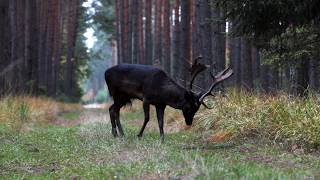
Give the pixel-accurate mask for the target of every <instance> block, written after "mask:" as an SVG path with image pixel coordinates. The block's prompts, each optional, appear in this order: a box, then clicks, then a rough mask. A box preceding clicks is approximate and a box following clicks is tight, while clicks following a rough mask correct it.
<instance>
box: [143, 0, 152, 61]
mask: <svg viewBox="0 0 320 180" xmlns="http://www.w3.org/2000/svg"><path fill="white" fill-rule="evenodd" d="M144 13H145V15H144V16H145V28H144V33H145V60H146V64H152V49H153V48H152V47H153V43H152V23H151V22H152V0H145V10H144Z"/></svg>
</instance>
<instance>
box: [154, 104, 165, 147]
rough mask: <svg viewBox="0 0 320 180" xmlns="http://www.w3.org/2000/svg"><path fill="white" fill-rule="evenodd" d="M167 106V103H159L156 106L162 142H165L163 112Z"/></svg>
mask: <svg viewBox="0 0 320 180" xmlns="http://www.w3.org/2000/svg"><path fill="white" fill-rule="evenodd" d="M165 108H166V106H165V105H157V106H156V111H157V118H158V124H159V130H160V139H161V143H163V142H164V133H163V114H164V109H165Z"/></svg>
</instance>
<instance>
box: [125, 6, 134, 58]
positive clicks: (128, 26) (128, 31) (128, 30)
mask: <svg viewBox="0 0 320 180" xmlns="http://www.w3.org/2000/svg"><path fill="white" fill-rule="evenodd" d="M130 2H132V1H130ZM131 13H132V6H131V3H129V0H124V58H125V59H124V62H125V63H132V26H133V24H132V18H130V17H129V14H131Z"/></svg>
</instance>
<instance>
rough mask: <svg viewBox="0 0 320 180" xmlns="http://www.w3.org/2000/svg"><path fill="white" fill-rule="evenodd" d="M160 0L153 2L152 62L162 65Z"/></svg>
mask: <svg viewBox="0 0 320 180" xmlns="http://www.w3.org/2000/svg"><path fill="white" fill-rule="evenodd" d="M161 16H162V0H156V4H155V23H154V40H153V41H154V50H153V51H154V52H153V61H154V62H153V63H154V64H156V65H159V66H161V65H162V33H161V27H162V18H161Z"/></svg>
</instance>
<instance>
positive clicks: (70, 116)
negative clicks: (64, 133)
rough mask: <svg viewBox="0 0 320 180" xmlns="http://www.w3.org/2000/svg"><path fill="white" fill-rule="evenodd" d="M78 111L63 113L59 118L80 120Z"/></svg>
mask: <svg viewBox="0 0 320 180" xmlns="http://www.w3.org/2000/svg"><path fill="white" fill-rule="evenodd" d="M80 114H81V113H80V112H79V111H71V112H64V113H62V114H61V115H60V116H61V117H62V118H63V119H65V120H76V119H79V118H80Z"/></svg>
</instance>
